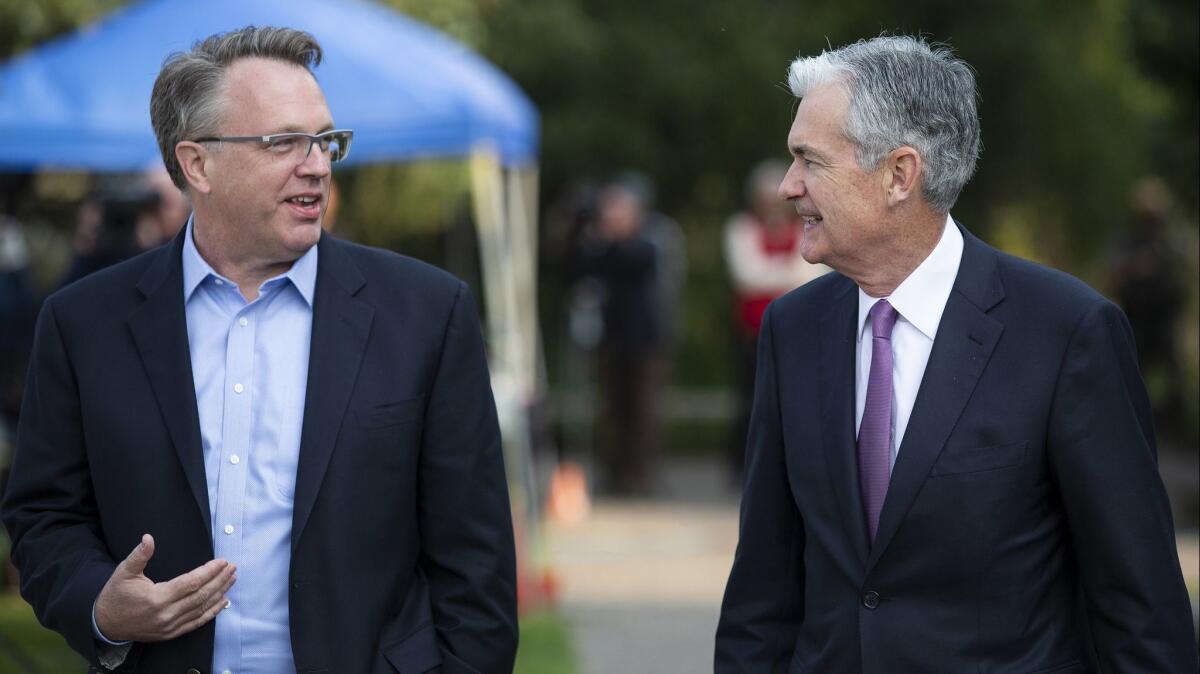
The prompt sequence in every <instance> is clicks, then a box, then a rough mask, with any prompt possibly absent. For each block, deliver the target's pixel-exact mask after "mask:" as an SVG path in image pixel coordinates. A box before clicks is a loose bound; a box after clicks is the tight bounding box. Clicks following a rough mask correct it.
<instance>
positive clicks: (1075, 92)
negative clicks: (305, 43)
mask: <svg viewBox="0 0 1200 674" xmlns="http://www.w3.org/2000/svg"><path fill="white" fill-rule="evenodd" d="M124 4H126V3H125V2H122V1H121V0H37V1H34V2H31V1H29V0H0V59H6V58H9V57H12V56H14V55H17V54H19V53H21V52H22V51H24V50H26V49H29V48H30V47H32V46H34V45H36V44H39V43H41V42H43V41H45V40H47V39H49V38H52V37H54V36H56V35H59V34H62V33H64V32H67V31H70V30H72V29H74V28H77V27H79V26H82V25H84V24H86V23H88V22H90V21H93V20H95V19H96V18H98V17H100V16H102V15H104V14H105V13H107V12H110V11H112V10H114V9H116V8H119V7H120V6H122V5H124ZM385 4H388V5H391V6H393V7H395V8H396V9H399V10H401V11H403V12H405V13H407V14H409V15H411V16H414V17H415V18H417V19H420V20H422V21H425V22H427V23H429V24H431V25H433V26H435V27H437V28H440V29H441V30H443V31H445V32H447V33H449V34H450V35H452V36H454V37H455V38H457V39H459V40H461V41H463V42H464V43H466V44H467V45H469V46H471V47H472V48H474V49H476V50H477V51H479V52H480V53H482V54H483V55H484V56H485V57H486V58H488V59H490V60H491V61H493V62H494V63H495V64H497V65H498V67H500V68H501V69H502V70H504V71H505V72H506V73H508V74H509V75H510V76H511V77H512V78H513V79H514V80H515V81H516V82H517V83H518V84H519V85H520V86H521V87H522V88H523V89H524V90H525V91H526V93H527V94H528V95H529V96H530V97H531V98H532V99H533V101H534V102H535V104H536V105H537V106H538V108H539V110H540V113H541V116H542V124H543V137H542V138H543V146H542V163H541V184H540V188H541V201H542V204H543V217H542V219H541V243H542V246H541V248H542V250H541V262H540V270H539V271H540V274H541V283H540V285H539V294H540V312H541V316H542V329H543V334H544V348H545V353H546V358H547V361H546V363H547V369H548V375H549V379H550V383H551V386H552V388H557V387H560V386H561V385H562V384H563V381H564V379H565V378H566V377H567V374H566V373H565V372H564V371H563V370H564V366H563V363H564V362H566V361H567V359H564V358H560V357H559V354H560V353H562V352H563V351H564V350H565V349H566V338H565V329H564V316H563V311H564V304H565V298H564V286H565V284H564V283H563V282H562V279H563V278H564V277H565V273H566V272H565V270H564V268H563V266H564V260H565V245H566V244H565V242H566V238H567V233H566V231H565V229H564V223H563V221H562V219H561V218H554V217H546V215H547V214H552V213H553V212H554V208H553V207H554V206H555V205H556V204H557V203H559V202H560V201H561V199H562V197H563V195H564V194H565V193H566V192H567V191H568V190H569V189H570V188H571V187H572V186H574V185H577V184H579V182H580V181H583V180H587V179H600V180H602V179H605V178H608V177H610V176H612V175H613V174H614V173H616V172H618V171H621V170H625V169H631V168H632V169H638V170H640V171H642V172H644V173H645V174H646V175H648V176H650V177H651V178H652V179H653V180H654V181H655V183H656V188H657V189H656V204H655V206H656V208H657V209H658V210H661V211H663V212H665V213H667V214H669V215H671V216H672V217H674V218H675V219H676V220H677V221H678V222H679V223H680V225H681V226H682V228H683V231H684V233H685V235H686V239H687V254H688V267H689V270H688V276H687V283H686V287H685V291H684V295H683V298H682V301H683V306H682V316H683V328H682V330H681V332H680V341H679V344H678V345H677V349H676V355H675V361H676V362H675V367H674V368H673V373H674V374H673V381H672V386H673V388H674V390H681V391H689V390H699V391H717V392H724V391H728V390H730V389H731V388H732V386H733V384H734V382H735V378H736V373H735V371H734V369H733V363H735V362H736V358H735V357H734V355H733V351H732V341H731V339H730V336H731V329H730V327H729V322H730V311H729V307H730V303H731V293H730V288H729V283H728V280H727V275H726V271H725V267H724V264H723V261H722V252H721V245H720V244H721V232H722V225H723V223H724V221H725V219H726V218H727V217H728V216H729V214H730V213H732V212H733V211H735V210H737V209H738V208H739V207H740V206H741V201H742V185H743V181H744V178H745V175H746V173H747V171H748V170H749V168H750V167H751V166H752V165H754V164H755V163H756V162H758V161H759V160H761V159H763V158H766V157H778V158H785V157H786V152H785V149H784V138H785V135H786V132H787V128H788V126H789V124H790V121H791V114H792V112H793V110H794V100H793V98H792V97H791V95H790V94H789V93H788V91H787V89H786V86H785V84H784V82H785V71H786V67H787V65H788V63H789V62H790V60H791V59H793V58H795V57H796V56H797V55H799V54H812V53H816V52H819V51H820V50H821V49H822V48H823V47H825V46H827V45H834V46H838V45H842V44H845V43H847V42H851V41H854V40H857V39H860V38H867V37H872V36H875V35H878V34H880V33H882V32H889V33H905V34H921V35H924V36H926V37H927V38H928V39H930V40H933V41H939V42H946V43H948V44H950V45H951V46H953V47H954V48H955V50H956V51H957V52H958V54H959V55H960V56H961V57H962V58H964V59H965V60H966V61H967V62H969V63H970V64H971V65H972V66H973V67H974V69H975V71H976V73H977V77H978V82H979V87H980V91H981V100H980V114H981V117H982V127H983V143H984V150H983V153H982V157H981V160H980V163H979V170H978V173H977V174H976V176H975V177H974V179H973V180H972V182H971V183H970V184H969V185H968V186H967V188H966V189H965V191H964V193H963V196H962V198H961V199H960V201H959V203H958V205H957V206H956V207H955V208H954V211H953V214H954V216H955V217H956V218H957V219H958V220H959V221H961V222H962V223H964V224H965V225H966V226H967V227H968V228H969V229H971V230H972V231H973V232H974V233H975V234H977V235H979V236H981V237H982V238H984V239H985V240H987V241H989V242H991V243H992V244H994V245H996V246H998V247H1000V248H1002V249H1005V250H1007V251H1009V252H1013V253H1016V254H1018V255H1021V256H1023V257H1027V258H1031V259H1034V260H1038V261H1041V262H1044V263H1047V264H1050V265H1053V266H1056V267H1059V268H1062V269H1064V270H1067V271H1069V272H1071V273H1073V274H1075V275H1077V276H1080V277H1082V278H1084V279H1085V280H1087V281H1088V282H1089V283H1091V284H1092V285H1094V286H1096V287H1097V288H1099V289H1100V290H1101V291H1104V292H1111V290H1112V288H1111V285H1112V281H1111V279H1112V275H1111V267H1112V260H1113V258H1114V255H1115V254H1116V252H1117V248H1118V247H1119V245H1120V244H1119V242H1120V241H1121V239H1122V237H1123V236H1125V235H1126V234H1127V233H1128V227H1129V226H1130V223H1131V220H1132V217H1131V211H1130V195H1131V190H1132V189H1133V188H1134V186H1135V184H1136V183H1137V181H1138V180H1139V179H1142V178H1144V177H1147V176H1154V177H1157V178H1159V179H1160V180H1161V181H1162V184H1163V185H1165V187H1166V188H1167V192H1168V193H1169V194H1170V195H1171V201H1170V207H1169V211H1168V213H1169V215H1168V217H1169V220H1170V223H1171V226H1172V236H1173V237H1174V238H1173V240H1174V241H1177V242H1179V243H1178V246H1177V247H1178V253H1179V255H1180V258H1181V259H1182V260H1183V265H1182V266H1181V267H1179V270H1178V271H1177V273H1178V274H1180V275H1181V277H1182V278H1183V281H1182V282H1183V283H1184V285H1185V286H1186V288H1187V298H1186V307H1185V310H1184V312H1183V318H1181V319H1180V321H1179V324H1178V325H1177V326H1175V329H1176V330H1177V331H1178V336H1179V340H1178V342H1177V343H1178V344H1179V348H1180V351H1181V353H1180V354H1179V360H1178V362H1179V363H1180V367H1181V368H1183V369H1184V370H1185V372H1186V378H1185V381H1187V382H1190V384H1189V386H1187V388H1186V391H1185V393H1186V398H1187V400H1186V406H1185V410H1184V412H1183V413H1182V414H1183V417H1184V418H1180V419H1178V420H1176V428H1174V429H1172V431H1171V434H1170V437H1169V438H1167V439H1166V441H1167V442H1169V443H1171V444H1173V445H1174V446H1176V447H1178V448H1180V451H1183V452H1185V453H1186V452H1190V453H1191V454H1192V455H1194V454H1195V452H1196V447H1197V443H1198V438H1197V432H1198V431H1197V429H1198V428H1200V391H1198V387H1197V382H1198V381H1200V336H1198V330H1197V324H1198V319H1197V315H1198V309H1197V307H1198V300H1197V277H1196V265H1197V254H1198V253H1197V250H1198V249H1197V243H1196V241H1197V231H1198V229H1200V227H1198V223H1200V215H1198V213H1200V187H1198V185H1200V146H1198V138H1200V133H1198V130H1197V129H1198V126H1200V112H1198V103H1200V56H1198V48H1200V35H1198V26H1200V18H1198V6H1200V3H1197V2H1196V1H1195V0H1140V1H1139V0H1081V1H1077V2H1069V3H1064V2H1042V1H1040V0H1010V1H1008V2H993V3H964V2H958V1H949V0H910V1H909V2H905V3H895V2H885V1H883V0H863V1H860V2H853V3H849V2H839V3H829V2H796V1H787V2H785V1H783V0H739V1H737V2H733V1H728V2H684V1H682V0H520V1H519V2H518V1H517V0H388V1H387V2H386V3H385ZM234 27H235V26H230V28H234ZM164 56H165V55H164ZM397 58H402V53H400V52H398V54H397ZM90 180H91V179H90V178H89V177H88V176H83V175H45V176H38V177H37V178H36V179H34V180H33V181H32V182H31V185H30V198H29V199H27V200H23V201H22V202H21V203H19V204H18V205H17V212H16V213H15V215H17V216H18V217H19V218H20V219H22V220H23V221H24V222H25V223H26V225H27V226H28V227H29V237H30V239H31V246H32V248H33V249H34V254H35V256H36V258H37V261H38V263H39V267H38V269H37V270H38V274H39V276H38V278H39V279H40V280H41V282H42V284H43V289H48V288H49V286H50V285H51V283H52V282H53V280H54V279H55V278H57V276H58V274H59V273H60V272H61V269H62V267H63V265H64V263H65V261H66V259H67V257H68V256H69V241H70V236H71V228H72V226H73V223H74V209H75V208H76V207H77V205H78V203H79V201H80V199H81V198H82V197H83V195H84V194H85V193H86V192H87V190H88V188H89V185H90ZM337 180H338V183H339V186H340V188H341V192H342V201H343V205H342V209H341V213H340V216H339V220H338V223H339V225H338V227H339V232H340V233H342V234H344V235H346V236H349V237H352V238H355V239H358V240H361V241H363V242H365V243H370V244H374V245H382V246H386V247H390V248H394V249H397V250H400V251H402V252H405V253H408V254H411V255H415V256H417V257H421V258H423V259H427V260H430V261H432V262H434V263H438V264H442V265H444V266H448V267H450V268H451V270H452V271H456V272H458V273H461V274H463V275H465V276H467V277H470V276H471V274H473V273H475V272H473V271H472V269H473V267H472V265H473V264H476V263H474V262H473V261H471V260H462V259H459V258H458V257H457V255H458V253H456V251H461V250H462V246H458V245H455V243H454V242H455V241H456V240H457V239H461V238H462V237H463V236H467V237H468V238H469V237H470V236H471V234H470V229H469V227H467V226H465V224H464V223H465V218H466V215H467V214H468V213H469V208H468V202H467V187H468V179H467V173H466V166H465V164H462V163H457V162H445V161H443V162H428V163H421V164H412V165H403V166H380V167H366V168H359V169H354V170H350V171H346V172H342V173H339V174H338V176H337ZM464 232H465V234H464ZM1146 374H1147V383H1148V386H1149V388H1150V390H1151V394H1152V396H1155V397H1156V396H1158V395H1160V393H1161V390H1160V389H1161V388H1162V387H1163V386H1165V384H1163V383H1162V382H1163V381H1164V376H1162V375H1159V374H1156V373H1153V372H1148V373H1146ZM729 421H730V420H729V419H727V418H725V417H722V416H720V415H717V418H716V419H715V420H714V419H712V418H687V416H686V415H684V416H683V418H680V419H676V420H675V421H674V422H673V423H672V425H671V427H670V436H669V437H670V444H671V446H672V448H673V449H674V450H676V451H687V452H709V451H719V450H721V449H723V448H724V446H725V445H726V444H727V443H728V442H729V441H730V433H731V432H732V431H731V429H730V423H729ZM6 601H7V600H6ZM22 610H23V609H22V608H21V606H20V605H17V604H13V603H12V602H11V601H8V603H4V604H0V633H3V634H4V635H5V637H4V638H5V639H7V640H9V641H10V642H11V641H12V639H14V638H15V639H17V640H24V639H34V638H35V637H33V636H28V637H27V636H24V633H22V632H17V631H12V630H15V629H16V628H15V627H13V625H14V624H16V623H15V622H14V621H19V620H21V618H20V615H21V611H22ZM14 616H17V617H14ZM535 622H536V621H535ZM535 627H536V628H537V629H539V630H540V631H539V632H538V633H537V634H538V635H545V637H544V642H545V643H546V644H548V645H546V646H545V647H544V648H542V647H539V648H538V649H536V650H540V651H545V652H557V651H556V650H555V649H569V646H568V645H567V644H566V636H565V634H564V633H563V630H562V626H561V625H556V624H555V623H554V618H553V617H552V616H549V617H547V618H546V619H545V621H544V622H541V623H538V624H537V625H536V626H535ZM13 635H15V636H13ZM39 638H40V637H39ZM533 639H534V642H535V643H542V641H543V637H542V636H535V637H534V638H533ZM29 643H33V642H32V641H30V642H29ZM2 645H3V642H0V646H2ZM2 650H3V648H0V651H2ZM523 652H524V653H525V655H523V657H536V655H530V653H532V651H531V650H529V649H523ZM565 652H566V651H565V650H563V653H565ZM563 653H560V654H559V655H561V656H562V657H563V658H567V656H566V655H563ZM567 659H569V658H567ZM554 661H555V660H551V662H554ZM557 661H559V662H561V661H562V660H557ZM48 662H50V664H45V665H43V666H42V668H41V670H40V671H59V669H58V665H56V664H53V662H52V661H48ZM5 666H6V664H5V662H4V660H3V656H0V672H3V671H25V669H28V668H29V665H28V663H26V664H24V665H21V664H20V663H18V665H17V668H16V669H10V670H5V669H4V667H5ZM21 667H25V669H22V668H21ZM535 667H536V665H528V664H527V665H525V668H524V669H522V670H519V671H531V672H536V671H538V670H537V669H536V668H535ZM547 671H559V672H561V671H564V670H563V669H562V668H561V667H559V668H557V669H552V670H547Z"/></svg>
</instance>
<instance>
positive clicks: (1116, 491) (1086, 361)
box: [1048, 300, 1197, 672]
mask: <svg viewBox="0 0 1200 674" xmlns="http://www.w3.org/2000/svg"><path fill="white" fill-rule="evenodd" d="M1134 353H1135V351H1134V346H1133V334H1132V331H1131V330H1130V328H1129V323H1128V321H1126V319H1125V316H1124V314H1122V313H1121V311H1120V310H1119V309H1117V308H1116V306H1114V305H1113V304H1111V303H1110V302H1108V301H1106V300H1098V301H1097V302H1096V303H1095V304H1094V305H1092V306H1091V307H1089V309H1088V310H1087V312H1086V313H1085V314H1084V316H1083V317H1082V319H1081V320H1080V322H1079V324H1078V325H1077V326H1076V328H1075V330H1074V334H1073V336H1072V338H1071V342H1070V346H1069V347H1068V351H1067V355H1066V358H1065V361H1064V363H1063V367H1062V371H1061V373H1060V375H1059V380H1058V382H1057V385H1056V390H1055V399H1054V404H1053V406H1052V408H1051V417H1050V427H1049V438H1048V441H1049V445H1048V447H1049V452H1050V457H1051V459H1050V460H1051V463H1052V469H1053V471H1054V474H1055V477H1056V480H1057V482H1058V485H1059V491H1060V493H1061V496H1062V502H1063V507H1064V508H1065V511H1066V516H1067V522H1068V526H1069V528H1070V532H1071V540H1072V544H1073V547H1074V552H1075V558H1076V560H1077V563H1078V565H1079V569H1080V576H1081V579H1082V585H1083V594H1084V601H1085V605H1086V611H1087V622H1088V626H1089V628H1090V631H1091V637H1092V642H1093V644H1094V649H1095V655H1096V656H1097V657H1098V660H1099V665H1100V668H1101V671H1104V672H1149V671H1156V672H1194V671H1197V660H1196V641H1195V638H1194V636H1193V631H1192V630H1193V626H1192V617H1191V610H1190V607H1189V605H1188V599H1187V590H1186V589H1185V587H1184V583H1183V577H1182V574H1181V573H1180V568H1179V557H1178V553H1177V550H1176V547H1175V531H1174V527H1173V524H1172V521H1171V511H1170V506H1169V504H1168V502H1167V497H1166V492H1165V490H1164V488H1163V484H1162V479H1161V478H1160V476H1159V473H1158V465H1157V458H1156V454H1155V443H1154V431H1153V427H1152V422H1151V412H1150V401H1149V399H1148V397H1147V395H1146V390H1145V388H1144V386H1143V385H1142V380H1141V376H1140V375H1139V373H1138V369H1137V361H1136V358H1135V356H1134Z"/></svg>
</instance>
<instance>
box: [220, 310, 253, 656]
mask: <svg viewBox="0 0 1200 674" xmlns="http://www.w3.org/2000/svg"><path fill="white" fill-rule="evenodd" d="M238 325H240V326H242V327H243V328H244V327H246V326H247V325H250V321H248V320H246V317H245V316H242V317H241V318H239V319H238ZM225 674H229V673H228V672H226V673H225Z"/></svg>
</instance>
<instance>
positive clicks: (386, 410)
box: [354, 394, 425, 431]
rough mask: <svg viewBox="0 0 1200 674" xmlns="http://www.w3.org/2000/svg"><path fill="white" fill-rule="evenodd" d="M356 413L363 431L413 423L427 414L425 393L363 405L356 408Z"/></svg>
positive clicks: (359, 426)
mask: <svg viewBox="0 0 1200 674" xmlns="http://www.w3.org/2000/svg"><path fill="white" fill-rule="evenodd" d="M354 415H355V417H356V418H357V420H358V428H359V429H360V430H363V431H373V430H377V429H382V428H391V427H393V426H402V425H405V424H411V423H413V422H417V421H420V420H421V419H422V418H424V416H425V394H421V395H417V396H413V397H412V398H406V399H404V400H398V401H396V402H390V403H382V404H379V405H372V406H369V407H363V408H360V409H358V410H356V411H355V413H354Z"/></svg>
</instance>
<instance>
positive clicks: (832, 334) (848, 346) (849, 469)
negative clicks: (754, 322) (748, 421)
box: [820, 279, 867, 565]
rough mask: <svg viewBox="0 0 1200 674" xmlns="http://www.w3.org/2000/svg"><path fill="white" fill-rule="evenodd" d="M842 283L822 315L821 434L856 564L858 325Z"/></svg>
mask: <svg viewBox="0 0 1200 674" xmlns="http://www.w3.org/2000/svg"><path fill="white" fill-rule="evenodd" d="M854 288H855V286H854V284H853V283H851V282H849V279H847V282H846V283H845V287H843V288H842V289H841V290H840V291H836V292H835V293H834V297H833V300H832V302H831V305H832V306H831V307H830V309H829V311H828V313H826V314H825V316H824V317H823V318H822V319H821V328H820V329H821V359H820V383H821V435H822V447H823V448H824V450H825V457H826V465H827V467H828V469H829V479H830V482H831V483H832V484H833V488H834V491H835V493H836V497H837V500H838V504H839V506H840V507H839V508H838V510H839V511H840V512H841V513H842V516H843V518H844V520H845V522H844V526H845V531H846V532H847V535H848V536H849V538H850V544H851V546H852V547H853V549H854V553H855V558H856V560H857V561H858V563H859V564H860V565H861V564H863V563H864V562H865V560H866V558H867V531H866V524H865V522H866V520H865V519H864V516H863V508H862V497H861V495H860V489H859V486H858V462H857V458H856V452H855V445H854V356H855V350H856V349H855V347H856V345H857V340H856V338H855V334H854V331H855V328H856V327H857V325H858V293H856V292H853V290H854Z"/></svg>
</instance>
